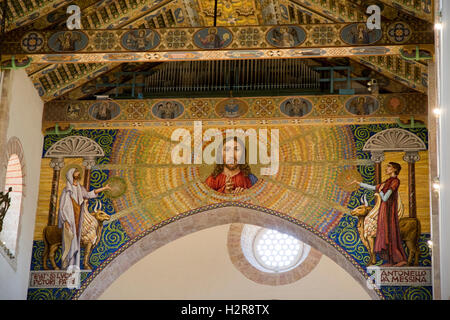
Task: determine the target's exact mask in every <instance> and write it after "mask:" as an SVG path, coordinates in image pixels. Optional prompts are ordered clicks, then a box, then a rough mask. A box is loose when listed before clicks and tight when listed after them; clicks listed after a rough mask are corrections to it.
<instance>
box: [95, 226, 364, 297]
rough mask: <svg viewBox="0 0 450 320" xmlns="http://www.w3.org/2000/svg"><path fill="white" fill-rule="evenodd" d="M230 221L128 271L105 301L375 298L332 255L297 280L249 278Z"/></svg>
mask: <svg viewBox="0 0 450 320" xmlns="http://www.w3.org/2000/svg"><path fill="white" fill-rule="evenodd" d="M228 229H229V225H222V226H218V227H213V228H209V229H206V230H202V231H199V232H195V233H192V234H190V235H187V236H185V237H183V238H180V239H177V240H175V241H173V242H171V243H169V244H167V245H165V246H163V247H161V248H159V249H158V250H156V251H155V252H153V253H151V254H150V255H148V256H147V257H145V258H144V259H142V260H140V261H139V262H138V263H136V264H135V265H133V266H132V267H131V268H130V269H128V270H127V271H126V272H125V273H123V274H122V275H121V276H120V277H119V278H118V279H117V280H116V281H115V282H114V283H113V284H112V285H111V286H110V287H109V288H108V289H106V291H105V292H104V293H103V294H102V295H101V296H100V298H99V299H156V300H157V299H166V300H172V299H180V300H183V299H193V300H195V299H202V300H206V299H213V300H215V299H223V300H229V299H236V300H244V299H252V300H253V299H256V300H257V299H262V300H268V299H283V300H289V299H296V300H297V299H370V297H369V295H368V294H367V293H366V292H365V291H364V289H363V288H362V287H361V286H360V284H359V283H358V282H356V280H354V279H353V278H352V277H351V276H350V275H349V274H347V273H346V272H345V271H344V270H343V269H342V268H341V267H340V266H338V265H337V264H336V263H334V262H333V261H332V260H331V259H329V258H328V257H326V256H322V258H321V260H320V262H319V264H318V265H317V267H316V268H315V269H314V270H313V271H311V273H309V274H308V275H307V276H305V277H304V278H302V279H300V280H298V281H297V282H294V283H292V284H288V285H283V286H269V285H261V284H257V283H255V282H253V281H251V280H249V279H247V278H246V277H244V276H243V275H242V274H241V273H240V272H239V271H238V270H237V269H236V268H235V267H234V266H233V264H232V263H231V260H230V258H229V256H228V251H227V234H228Z"/></svg>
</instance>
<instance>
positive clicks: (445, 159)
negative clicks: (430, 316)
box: [438, 0, 450, 300]
mask: <svg viewBox="0 0 450 320" xmlns="http://www.w3.org/2000/svg"><path fill="white" fill-rule="evenodd" d="M440 2H441V8H442V21H443V29H442V31H441V47H440V57H439V63H440V65H439V82H438V90H439V103H440V108H441V116H440V145H439V147H440V150H439V179H440V182H441V188H440V190H441V194H440V199H439V202H440V203H439V208H440V213H439V215H440V219H439V238H440V239H439V245H440V249H439V250H440V276H441V299H443V300H450V207H449V206H450V162H449V159H450V142H449V139H448V137H449V136H450V73H449V70H450V1H447V0H445V1H440Z"/></svg>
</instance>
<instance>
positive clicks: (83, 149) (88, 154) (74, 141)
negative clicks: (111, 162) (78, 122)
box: [44, 136, 105, 158]
mask: <svg viewBox="0 0 450 320" xmlns="http://www.w3.org/2000/svg"><path fill="white" fill-rule="evenodd" d="M104 155H105V153H104V151H103V149H102V148H101V147H100V146H99V144H98V143H97V142H95V141H94V140H92V139H89V138H86V137H83V136H70V137H66V138H64V139H61V140H59V141H58V142H56V143H55V144H53V145H52V146H51V147H50V148H49V149H48V150H47V152H46V153H45V156H44V157H45V158H97V157H103V156H104Z"/></svg>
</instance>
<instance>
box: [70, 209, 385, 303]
mask: <svg viewBox="0 0 450 320" xmlns="http://www.w3.org/2000/svg"><path fill="white" fill-rule="evenodd" d="M230 223H243V224H253V225H257V226H261V227H265V228H272V229H276V230H278V231H280V232H284V233H287V234H290V235H293V236H295V237H298V238H299V239H300V240H301V241H303V242H305V243H306V244H308V245H310V246H311V247H312V248H314V249H316V250H318V251H320V252H321V253H322V254H325V255H326V256H328V257H329V258H330V259H332V260H333V261H334V262H335V263H337V264H338V265H339V266H340V267H342V268H343V269H344V270H345V271H346V272H348V273H349V274H350V275H351V276H352V277H353V278H354V279H355V280H356V281H357V282H358V283H359V284H360V285H361V286H363V288H364V290H366V291H367V293H368V294H369V296H370V297H371V298H372V299H384V297H383V295H382V293H381V292H380V291H379V290H378V289H376V288H375V289H369V288H368V286H367V279H368V275H367V273H366V272H365V270H364V269H363V268H362V267H361V266H360V265H359V264H358V263H357V262H356V261H355V260H354V259H353V258H352V257H351V256H350V255H349V254H348V253H347V252H346V251H344V250H343V249H342V248H341V247H340V246H338V245H337V244H336V243H334V242H333V241H332V240H331V239H329V238H327V237H326V236H325V235H323V234H320V233H319V232H317V231H315V230H314V229H312V228H311V227H309V226H308V225H306V224H304V223H302V222H300V221H298V220H295V219H293V218H292V217H289V216H287V215H284V214H281V213H278V212H276V211H273V210H270V209H266V208H262V207H258V206H254V205H248V204H244V203H239V202H229V203H220V204H216V205H212V206H207V207H204V208H200V209H195V210H192V211H190V212H188V213H184V214H180V215H178V216H177V217H175V218H172V219H170V220H166V221H164V222H162V223H160V224H159V225H157V226H155V227H154V228H152V229H150V230H148V231H146V232H145V233H143V234H141V235H139V236H137V237H135V238H133V239H131V240H130V241H129V242H127V243H126V244H125V245H124V246H122V247H121V248H120V249H118V250H117V251H116V252H115V253H113V254H112V255H111V256H110V257H108V259H107V260H106V261H104V262H103V263H102V264H101V265H100V266H99V267H97V269H95V270H94V271H93V272H92V273H91V274H90V275H89V276H88V278H87V279H86V280H85V282H84V283H83V284H82V286H81V287H80V289H79V290H77V292H76V293H75V295H74V297H73V299H80V300H88V299H96V298H98V297H99V296H100V295H101V294H102V293H103V292H104V291H105V290H106V289H107V288H108V287H109V286H110V285H111V284H112V283H113V282H114V281H115V280H116V279H117V278H118V277H119V276H120V275H121V274H122V273H124V272H125V271H126V270H127V269H128V268H130V267H131V266H132V265H134V264H135V263H136V262H138V261H139V260H141V259H142V258H144V257H145V256H147V255H148V254H150V253H152V252H153V251H155V250H156V249H158V248H160V247H162V246H164V245H165V244H167V243H170V242H172V241H174V240H176V239H178V238H181V237H183V236H185V235H188V234H190V233H193V232H196V231H200V230H203V229H207V228H210V227H214V226H219V225H223V224H230Z"/></svg>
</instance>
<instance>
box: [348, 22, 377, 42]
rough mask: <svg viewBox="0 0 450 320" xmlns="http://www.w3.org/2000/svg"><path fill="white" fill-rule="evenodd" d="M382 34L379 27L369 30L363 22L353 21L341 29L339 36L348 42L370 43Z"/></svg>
mask: <svg viewBox="0 0 450 320" xmlns="http://www.w3.org/2000/svg"><path fill="white" fill-rule="evenodd" d="M382 36H383V32H382V31H381V30H379V29H373V30H369V29H368V28H367V26H366V24H365V23H353V24H350V25H348V26H345V27H344V28H342V30H341V38H342V40H343V41H344V42H346V43H348V44H356V45H358V44H361V45H364V44H372V43H375V42H377V41H378V40H380V39H381V37H382Z"/></svg>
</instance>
